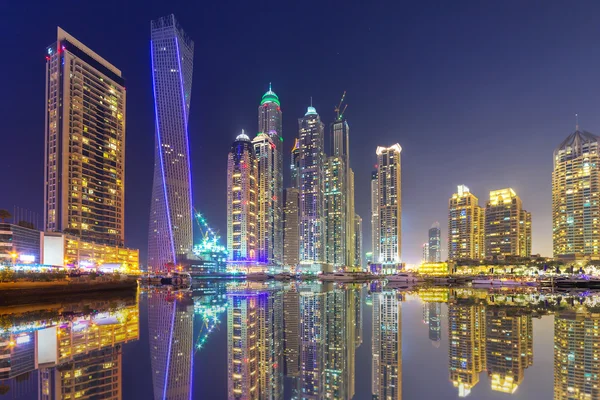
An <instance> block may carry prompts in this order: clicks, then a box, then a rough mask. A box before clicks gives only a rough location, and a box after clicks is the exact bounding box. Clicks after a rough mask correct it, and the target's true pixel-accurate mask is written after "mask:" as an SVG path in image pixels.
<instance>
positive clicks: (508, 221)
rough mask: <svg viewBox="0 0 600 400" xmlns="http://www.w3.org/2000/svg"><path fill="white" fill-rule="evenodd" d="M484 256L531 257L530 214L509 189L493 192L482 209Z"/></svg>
mask: <svg viewBox="0 0 600 400" xmlns="http://www.w3.org/2000/svg"><path fill="white" fill-rule="evenodd" d="M484 231H485V255H486V257H492V256H498V255H503V256H521V257H529V256H530V255H531V213H528V212H527V211H525V210H524V209H523V204H522V202H521V198H519V196H517V194H516V193H515V191H514V190H512V189H511V188H506V189H500V190H492V191H491V192H490V200H489V201H488V202H487V204H486V206H485V229H484Z"/></svg>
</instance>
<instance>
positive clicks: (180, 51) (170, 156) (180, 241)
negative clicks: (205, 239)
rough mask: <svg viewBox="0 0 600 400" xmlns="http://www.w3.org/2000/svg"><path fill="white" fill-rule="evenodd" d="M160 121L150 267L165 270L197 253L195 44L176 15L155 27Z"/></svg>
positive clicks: (154, 83) (154, 60) (154, 81)
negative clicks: (191, 128)
mask: <svg viewBox="0 0 600 400" xmlns="http://www.w3.org/2000/svg"><path fill="white" fill-rule="evenodd" d="M150 26H151V35H150V36H151V39H150V57H151V62H152V86H153V96H154V117H155V152H154V181H153V185H152V202H151V205H150V227H149V234H148V266H149V267H150V268H151V269H154V270H163V269H165V268H166V265H167V264H169V263H176V262H177V258H178V257H181V256H182V255H184V256H187V255H188V254H190V253H191V251H192V240H193V236H192V234H193V232H192V214H193V210H192V204H193V202H192V175H191V167H190V144H189V136H188V119H189V114H190V100H191V97H192V72H193V61H194V60H193V58H194V42H193V41H192V40H191V39H190V38H189V37H188V36H187V35H186V34H185V32H184V31H183V29H182V28H181V26H180V25H179V24H178V23H177V20H176V19H175V16H174V15H172V14H171V15H168V16H166V17H162V18H159V19H157V20H154V21H152V22H151V23H150Z"/></svg>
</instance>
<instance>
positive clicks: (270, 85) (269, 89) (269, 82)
mask: <svg viewBox="0 0 600 400" xmlns="http://www.w3.org/2000/svg"><path fill="white" fill-rule="evenodd" d="M269 92H272V90H271V82H269Z"/></svg>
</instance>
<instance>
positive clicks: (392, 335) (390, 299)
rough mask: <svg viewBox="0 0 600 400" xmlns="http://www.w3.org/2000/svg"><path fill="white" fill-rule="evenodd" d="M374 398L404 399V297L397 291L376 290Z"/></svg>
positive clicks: (374, 299) (374, 294) (374, 307)
mask: <svg viewBox="0 0 600 400" xmlns="http://www.w3.org/2000/svg"><path fill="white" fill-rule="evenodd" d="M372 346H373V349H372V354H373V365H372V370H371V376H372V381H371V387H372V393H373V398H374V399H389V400H400V399H402V300H401V298H400V295H399V294H398V293H397V292H395V291H384V292H379V293H373V342H372Z"/></svg>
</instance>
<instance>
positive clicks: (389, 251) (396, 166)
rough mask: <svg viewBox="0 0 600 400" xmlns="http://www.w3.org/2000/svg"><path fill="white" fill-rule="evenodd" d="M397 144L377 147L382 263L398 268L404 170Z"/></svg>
mask: <svg viewBox="0 0 600 400" xmlns="http://www.w3.org/2000/svg"><path fill="white" fill-rule="evenodd" d="M401 151H402V147H400V145H399V144H398V143H396V144H394V145H392V146H390V147H381V146H379V147H377V165H378V175H377V178H378V179H377V180H378V183H377V186H378V196H377V199H378V203H379V228H378V230H379V240H380V247H379V260H378V261H379V263H382V264H395V265H398V264H400V263H401V260H402V174H401V172H402V170H401V165H400V152H401Z"/></svg>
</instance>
